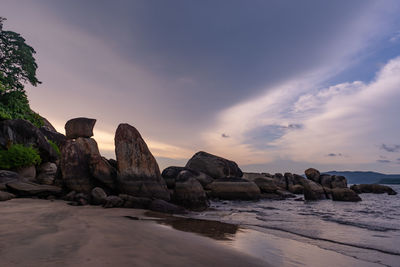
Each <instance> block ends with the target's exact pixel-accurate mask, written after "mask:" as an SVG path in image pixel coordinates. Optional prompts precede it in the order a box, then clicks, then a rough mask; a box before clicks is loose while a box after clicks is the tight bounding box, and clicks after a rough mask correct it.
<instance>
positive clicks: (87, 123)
mask: <svg viewBox="0 0 400 267" xmlns="http://www.w3.org/2000/svg"><path fill="white" fill-rule="evenodd" d="M95 124H96V120H95V119H88V118H75V119H71V120H69V121H67V123H66V124H65V135H66V137H67V139H76V138H78V137H84V138H89V137H92V136H93V127H94V125H95Z"/></svg>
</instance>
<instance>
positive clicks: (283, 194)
mask: <svg viewBox="0 0 400 267" xmlns="http://www.w3.org/2000/svg"><path fill="white" fill-rule="evenodd" d="M276 194H278V195H279V196H281V197H283V198H294V197H296V195H293V194H292V193H290V192H289V191H286V190H276Z"/></svg>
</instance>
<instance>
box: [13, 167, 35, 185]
mask: <svg viewBox="0 0 400 267" xmlns="http://www.w3.org/2000/svg"><path fill="white" fill-rule="evenodd" d="M17 173H18V174H19V176H20V177H22V178H24V179H26V180H27V181H29V182H34V183H35V182H37V181H36V168H35V166H34V165H32V166H28V167H23V168H19V169H17Z"/></svg>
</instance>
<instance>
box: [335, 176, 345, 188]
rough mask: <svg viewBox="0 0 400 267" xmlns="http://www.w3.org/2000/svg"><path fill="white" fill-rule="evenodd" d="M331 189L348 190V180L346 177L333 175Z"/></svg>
mask: <svg viewBox="0 0 400 267" xmlns="http://www.w3.org/2000/svg"><path fill="white" fill-rule="evenodd" d="M331 188H347V179H346V177H344V176H339V175H333V176H332V181H331Z"/></svg>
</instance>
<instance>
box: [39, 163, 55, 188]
mask: <svg viewBox="0 0 400 267" xmlns="http://www.w3.org/2000/svg"><path fill="white" fill-rule="evenodd" d="M56 174H57V165H56V164H55V163H52V162H45V163H43V164H41V165H40V166H39V167H38V176H37V177H36V180H37V181H38V182H39V183H40V184H47V185H52V184H53V183H54V179H55V177H56Z"/></svg>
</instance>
